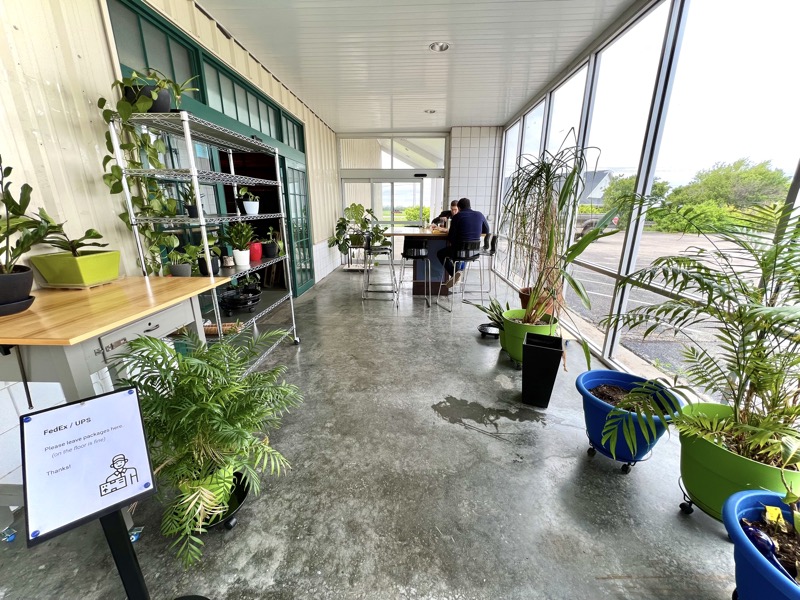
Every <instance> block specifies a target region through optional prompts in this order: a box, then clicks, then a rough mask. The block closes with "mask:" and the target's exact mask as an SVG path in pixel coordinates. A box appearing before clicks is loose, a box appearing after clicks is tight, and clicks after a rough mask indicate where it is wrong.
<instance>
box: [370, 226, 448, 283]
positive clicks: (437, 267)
mask: <svg viewBox="0 0 800 600" xmlns="http://www.w3.org/2000/svg"><path fill="white" fill-rule="evenodd" d="M383 235H385V236H386V237H404V238H406V237H413V238H424V239H427V240H428V259H429V260H430V261H431V293H432V294H433V295H434V296H436V295H437V293H438V292H439V289H438V286H439V285H441V283H440V282H441V281H442V275H443V272H444V268H443V267H442V263H440V262H439V259H438V258H436V253H437V252H438V251H439V250H440V249H442V248H444V247H445V246H446V245H447V232H446V231H435V230H433V229H431V228H423V227H390V228H389V229H387V230H386V231H385V232H384V234H383ZM426 285H427V282H426V281H425V268H424V266H423V265H422V261H419V260H415V261H414V279H413V282H412V285H411V293H412V294H414V295H415V296H424V295H425V294H427V293H428V292H427V289H426ZM441 287H442V290H441V295H443V296H446V295H447V294H448V293H449V292H450V290H448V289H447V287H445V286H441Z"/></svg>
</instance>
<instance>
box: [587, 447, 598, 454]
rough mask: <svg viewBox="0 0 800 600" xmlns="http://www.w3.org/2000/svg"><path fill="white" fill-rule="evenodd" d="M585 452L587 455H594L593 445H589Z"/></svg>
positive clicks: (595, 451) (595, 452)
mask: <svg viewBox="0 0 800 600" xmlns="http://www.w3.org/2000/svg"><path fill="white" fill-rule="evenodd" d="M586 454H588V455H589V456H594V455H595V454H597V450H595V448H594V446H589V449H588V450H587V451H586Z"/></svg>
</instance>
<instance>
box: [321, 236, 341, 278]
mask: <svg viewBox="0 0 800 600" xmlns="http://www.w3.org/2000/svg"><path fill="white" fill-rule="evenodd" d="M341 264H342V253H341V252H339V249H338V248H336V247H335V246H334V247H333V248H328V242H327V241H325V242H320V243H318V244H314V280H315V282H316V281H319V280H321V279H323V278H325V277H327V276H328V275H330V274H331V273H332V272H333V270H334V269H336V268H337V267H338V266H339V265H341Z"/></svg>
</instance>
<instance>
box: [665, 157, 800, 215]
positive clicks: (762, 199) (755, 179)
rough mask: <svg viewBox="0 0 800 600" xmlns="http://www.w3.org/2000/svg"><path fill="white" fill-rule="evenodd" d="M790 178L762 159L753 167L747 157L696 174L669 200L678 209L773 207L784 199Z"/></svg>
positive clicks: (671, 195) (676, 189)
mask: <svg viewBox="0 0 800 600" xmlns="http://www.w3.org/2000/svg"><path fill="white" fill-rule="evenodd" d="M790 181H791V178H790V177H789V176H788V175H786V174H785V173H784V172H783V171H781V170H780V169H773V168H771V167H770V162H769V161H768V160H765V161H764V162H760V163H758V164H753V163H751V162H750V161H749V160H747V159H746V158H740V159H739V160H737V161H735V162H733V163H730V164H728V163H716V164H715V165H714V166H713V167H711V168H710V169H707V170H704V171H699V172H698V173H697V175H695V176H694V179H692V181H690V182H689V183H688V184H687V185H684V186H680V187H677V188H675V189H674V190H673V192H672V194H670V196H669V199H668V201H669V202H671V203H675V204H677V205H678V206H685V205H689V204H701V203H707V202H709V201H712V202H715V203H717V204H718V205H720V206H722V205H730V206H733V207H735V208H738V209H743V208H747V207H748V206H753V205H762V206H763V205H765V204H772V203H773V202H782V201H783V200H785V199H786V194H787V192H788V191H789V182H790Z"/></svg>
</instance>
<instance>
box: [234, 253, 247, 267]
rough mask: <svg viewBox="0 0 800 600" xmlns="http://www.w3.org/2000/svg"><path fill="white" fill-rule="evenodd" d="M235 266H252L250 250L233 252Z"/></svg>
mask: <svg viewBox="0 0 800 600" xmlns="http://www.w3.org/2000/svg"><path fill="white" fill-rule="evenodd" d="M233 264H234V265H236V266H237V267H249V266H250V250H249V249H248V250H234V251H233Z"/></svg>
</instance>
